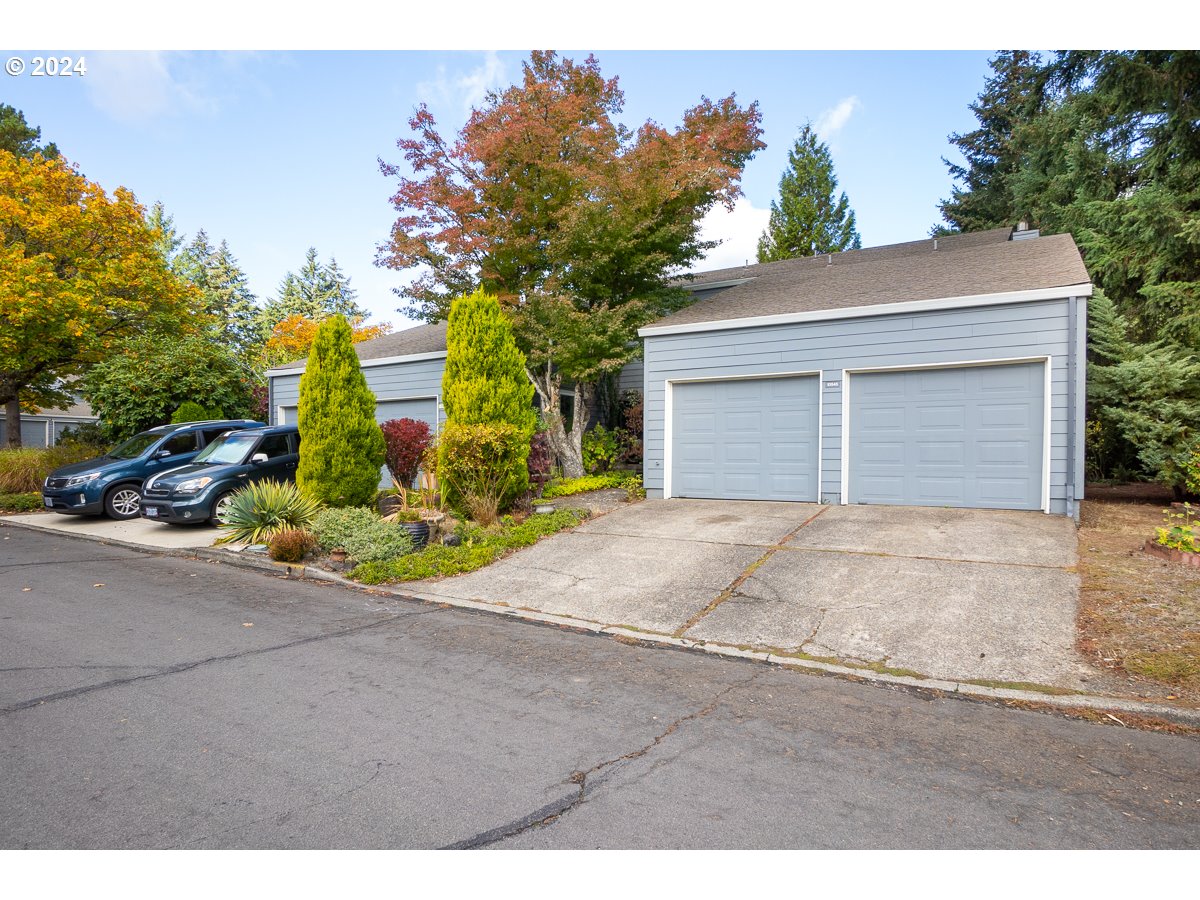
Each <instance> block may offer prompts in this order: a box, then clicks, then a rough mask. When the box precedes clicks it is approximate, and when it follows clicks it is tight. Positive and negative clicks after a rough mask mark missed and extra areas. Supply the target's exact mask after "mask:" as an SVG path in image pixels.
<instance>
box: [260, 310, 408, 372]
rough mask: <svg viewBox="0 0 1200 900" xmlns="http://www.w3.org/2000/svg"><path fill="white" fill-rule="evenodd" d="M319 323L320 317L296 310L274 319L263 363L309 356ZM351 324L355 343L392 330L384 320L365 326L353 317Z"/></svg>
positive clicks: (268, 363)
mask: <svg viewBox="0 0 1200 900" xmlns="http://www.w3.org/2000/svg"><path fill="white" fill-rule="evenodd" d="M320 325H321V320H320V319H310V318H308V317H307V316H302V315H300V314H299V313H296V314H295V315H291V316H288V317H287V318H285V319H281V320H280V321H278V322H276V323H275V327H274V328H272V329H271V336H270V337H269V338H267V342H266V344H264V345H263V351H262V360H263V364H264V365H265V366H266V367H267V368H270V367H272V366H281V365H283V364H284V363H289V362H293V361H295V360H297V359H303V358H304V357H306V356H308V351H309V350H310V349H311V348H312V345H313V341H315V340H316V338H317V329H318V328H319V327H320ZM350 326H351V330H350V341H351V343H355V344H358V343H361V342H362V341H370V340H373V339H375V338H377V337H383V336H384V335H385V334H391V331H392V326H391V325H390V324H388V323H387V322H384V323H383V324H381V325H364V324H362V319H355V320H354V321H353V322H351V323H350Z"/></svg>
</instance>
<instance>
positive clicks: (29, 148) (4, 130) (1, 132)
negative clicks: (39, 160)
mask: <svg viewBox="0 0 1200 900" xmlns="http://www.w3.org/2000/svg"><path fill="white" fill-rule="evenodd" d="M41 139H42V129H41V128H35V127H33V126H32V125H30V124H29V123H28V122H26V121H25V114H24V113H23V112H21V111H20V110H19V109H14V108H13V107H11V106H9V105H8V104H7V103H0V150H6V151H8V152H9V153H11V154H12V155H13V156H19V157H21V158H22V159H29V158H31V157H32V156H33V155H34V154H35V153H40V154H42V156H44V157H45V158H46V159H57V158H58V147H56V146H55V145H54V144H53V143H49V144H39V143H38V141H40V140H41Z"/></svg>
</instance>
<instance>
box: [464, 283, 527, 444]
mask: <svg viewBox="0 0 1200 900" xmlns="http://www.w3.org/2000/svg"><path fill="white" fill-rule="evenodd" d="M442 405H443V406H444V407H445V409H446V418H447V419H449V420H450V421H451V422H454V423H455V424H456V425H496V424H499V423H501V422H507V423H508V424H509V425H514V426H516V428H517V429H518V430H519V431H522V432H524V433H525V434H526V436H527V437H532V435H533V430H534V427H535V425H536V422H537V413H536V411H535V410H534V408H533V382H531V381H530V380H529V376H528V375H526V374H525V354H523V353H522V352H521V351H520V350H519V349H518V348H517V342H516V340H515V339H514V338H513V331H512V325H511V324H510V323H509V321H508V319H507V317H506V316H505V315H504V312H503V311H502V310H501V309H500V302H499V301H498V300H497V299H496V298H495V297H494V296H492V295H491V294H487V293H485V292H483V291H476V292H475V293H474V294H471V295H470V296H469V297H460V298H458V299H457V300H455V301H454V302H453V304H452V305H451V306H450V319H449V324H448V326H447V330H446V371H445V374H443V375H442Z"/></svg>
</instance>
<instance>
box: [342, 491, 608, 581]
mask: <svg viewBox="0 0 1200 900" xmlns="http://www.w3.org/2000/svg"><path fill="white" fill-rule="evenodd" d="M586 518H587V512H586V511H585V510H580V509H560V510H557V511H555V512H553V513H546V514H536V515H532V516H529V517H528V518H527V519H526V520H525V521H524V522H522V523H520V524H519V525H518V524H516V523H515V522H513V521H512V519H511V518H509V517H507V516H506V517H505V521H504V524H503V526H502V527H501V528H499V529H484V528H479V527H475V526H465V527H461V528H459V529H456V532H457V533H458V534H459V536H460V537H461V538H462V539H463V543H462V544H461V545H459V546H457V547H446V546H442V545H437V544H435V545H433V546H431V547H428V548H426V549H425V550H422V551H421V552H420V553H411V554H409V555H408V556H404V557H401V558H400V559H396V560H392V561H391V562H377V563H366V564H364V565H360V566H357V567H356V568H355V569H354V571H353V572H351V573H350V576H351V577H352V578H354V579H355V580H356V581H361V582H362V583H363V584H384V583H387V582H397V581H418V580H420V579H423V578H433V577H435V576H438V575H460V574H462V573H464V572H473V571H475V570H476V569H481V568H483V567H484V566H486V565H488V564H489V563H491V562H493V561H494V560H495V559H497V558H498V557H499V556H502V555H503V554H504V553H506V552H508V551H509V550H515V549H518V548H520V547H528V546H530V545H531V544H535V543H537V542H538V541H539V540H541V539H542V538H543V537H546V536H547V535H551V534H554V533H555V532H557V531H562V530H563V529H565V528H574V527H575V526H576V525H578V524H579V523H580V522H582V521H583V520H584V519H586Z"/></svg>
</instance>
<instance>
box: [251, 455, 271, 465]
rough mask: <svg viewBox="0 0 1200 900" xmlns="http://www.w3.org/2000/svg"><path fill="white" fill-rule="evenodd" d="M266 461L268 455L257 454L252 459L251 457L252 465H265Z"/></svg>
mask: <svg viewBox="0 0 1200 900" xmlns="http://www.w3.org/2000/svg"><path fill="white" fill-rule="evenodd" d="M266 461H267V454H265V453H255V454H254V455H253V456H252V457H250V463H251V465H255V466H257V465H258V464H259V463H265V462H266Z"/></svg>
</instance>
